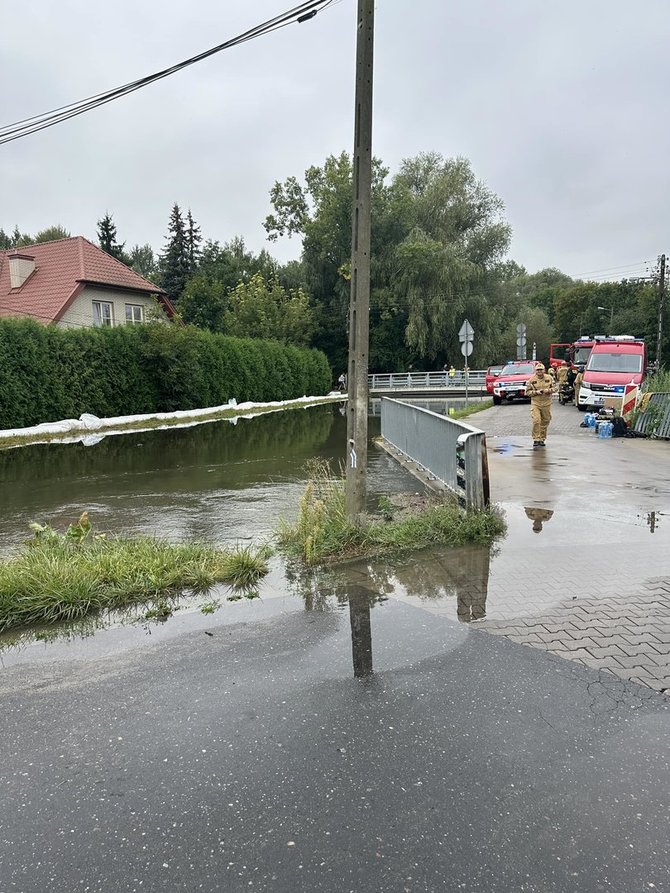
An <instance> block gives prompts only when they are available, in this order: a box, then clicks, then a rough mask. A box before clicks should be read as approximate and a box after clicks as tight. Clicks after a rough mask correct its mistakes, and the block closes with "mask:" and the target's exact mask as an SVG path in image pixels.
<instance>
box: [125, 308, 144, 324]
mask: <svg viewBox="0 0 670 893" xmlns="http://www.w3.org/2000/svg"><path fill="white" fill-rule="evenodd" d="M126 322H144V307H143V306H142V305H141V304H126Z"/></svg>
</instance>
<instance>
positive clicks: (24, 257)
mask: <svg viewBox="0 0 670 893" xmlns="http://www.w3.org/2000/svg"><path fill="white" fill-rule="evenodd" d="M34 271H35V258H34V257H32V256H31V255H30V254H10V255H9V283H10V286H9V287H10V288H21V286H22V285H23V283H24V282H25V281H26V279H27V278H28V277H29V276H30V275H31V273H33V272H34Z"/></svg>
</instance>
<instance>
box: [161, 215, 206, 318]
mask: <svg viewBox="0 0 670 893" xmlns="http://www.w3.org/2000/svg"><path fill="white" fill-rule="evenodd" d="M166 242H167V244H166V246H165V250H164V251H163V254H161V256H160V262H159V270H160V280H161V285H162V286H163V288H164V289H165V291H166V292H167V293H168V295H169V297H170V299H171V300H172V301H174V302H176V301H178V299H179V296H180V295H181V293H182V292H183V291H184V287H185V286H186V282H187V281H188V278H189V277H190V276H192V275H193V273H194V272H195V268H196V259H197V256H198V254H199V245H200V230H199V228H198V227H197V226H196V225H195V223H194V222H193V217H192V216H191V212H190V210H189V212H188V218H187V221H186V222H185V221H184V218H183V216H182V213H181V208H180V207H179V205H177V204H174V205H173V206H172V211H171V213H170V221H169V223H168V235H167V239H166Z"/></svg>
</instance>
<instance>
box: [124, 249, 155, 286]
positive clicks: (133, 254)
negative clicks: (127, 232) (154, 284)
mask: <svg viewBox="0 0 670 893" xmlns="http://www.w3.org/2000/svg"><path fill="white" fill-rule="evenodd" d="M128 262H129V264H130V266H131V267H132V268H133V270H135V272H136V273H139V274H140V276H144V278H145V279H149V280H150V279H152V277H153V276H155V275H156V258H155V257H154V252H153V248H152V247H151V245H149V244H146V245H134V246H133V247H132V248H131V251H130V254H129V256H128Z"/></svg>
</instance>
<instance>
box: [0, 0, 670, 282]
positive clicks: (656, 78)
mask: <svg viewBox="0 0 670 893" xmlns="http://www.w3.org/2000/svg"><path fill="white" fill-rule="evenodd" d="M295 2H297V0H235V2H233V0H192V2H191V3H189V4H184V3H183V2H177V0H141V2H138V0H115V2H114V3H113V4H108V3H106V4H103V3H97V2H96V3H93V2H90V0H59V2H58V3H54V2H52V0H31V2H30V3H25V4H22V5H21V6H20V7H15V11H14V13H12V15H8V12H7V10H6V11H5V15H4V25H3V27H2V30H1V32H0V79H1V82H2V84H3V98H2V103H1V105H0V109H1V111H0V124H9V123H11V122H13V121H15V120H18V119H21V118H24V117H26V116H28V115H33V114H37V113H39V112H43V111H47V110H48V109H51V108H54V107H57V106H60V105H62V104H64V103H66V102H70V101H73V100H76V99H80V98H83V97H85V96H88V95H90V94H93V93H97V92H100V91H101V90H104V89H108V88H110V87H114V86H117V85H120V84H122V83H125V82H126V81H130V80H133V79H135V78H136V77H140V76H142V75H145V74H149V73H151V72H152V71H155V70H158V69H160V68H163V67H165V66H167V65H169V64H172V63H174V62H177V61H179V60H181V59H183V58H186V57H187V56H190V55H193V54H194V53H197V52H199V51H201V50H203V49H206V48H207V47H209V46H213V45H214V44H216V43H220V42H222V41H224V40H226V39H228V38H229V37H232V36H234V35H236V34H238V33H240V32H241V31H243V30H246V29H247V28H248V27H251V26H253V25H256V24H258V23H260V22H261V21H263V20H265V19H267V18H270V17H271V16H273V15H276V14H278V13H280V12H283V11H284V10H286V9H288V8H290V6H291V5H294V3H295ZM355 11H356V0H340V2H338V3H336V4H335V5H333V6H331V7H330V8H329V9H328V10H327V11H324V12H323V13H320V14H319V15H317V16H316V18H314V19H312V20H311V21H309V22H307V23H304V24H301V25H292V26H290V27H288V28H285V29H283V30H280V31H278V32H276V33H274V34H271V35H269V36H267V37H262V38H259V39H258V40H254V41H252V42H251V43H248V44H245V45H243V46H241V47H238V48H235V49H232V50H229V51H224V52H223V53H221V54H219V55H217V56H215V57H213V58H211V59H209V60H207V61H205V62H202V63H200V64H198V65H197V66H194V67H192V68H190V69H187V70H185V71H184V72H182V73H178V74H176V75H174V76H173V77H170V78H167V79H166V80H163V81H161V82H159V83H158V84H155V85H152V86H149V87H147V88H146V89H143V90H141V91H139V92H137V93H135V94H133V95H132V96H130V97H127V98H122V99H120V100H119V101H118V102H114V103H111V104H110V105H107V106H104V107H103V108H101V109H98V110H96V111H93V112H90V113H88V114H86V115H83V116H81V117H79V118H76V119H75V120H73V121H69V122H66V123H64V124H60V125H58V126H56V127H53V128H51V129H49V130H47V131H44V132H42V133H38V134H35V135H32V136H28V137H26V138H25V139H22V140H18V141H16V142H13V143H10V144H7V145H5V146H0V226H2V227H4V229H5V230H7V229H10V228H12V227H13V226H14V224H18V226H19V227H20V229H21V230H24V231H28V232H31V233H34V232H36V231H37V230H39V229H42V228H44V227H46V226H48V225H51V224H54V223H61V224H63V225H64V226H65V227H67V228H68V229H69V230H71V232H72V233H73V234H75V235H79V234H81V235H85V236H88V237H89V238H95V231H96V221H97V220H98V219H99V218H100V217H101V216H102V215H103V214H104V212H105V210H109V211H110V212H111V213H112V214H113V216H114V220H115V222H116V224H117V227H118V231H119V236H120V238H121V239H122V240H125V241H126V242H127V245H128V247H130V246H131V245H132V244H134V243H136V242H140V243H143V242H147V241H148V242H150V243H151V244H152V245H153V247H154V249H156V250H160V249H161V247H162V245H163V241H164V235H165V231H166V228H167V219H168V215H169V211H170V207H171V205H172V204H173V202H175V201H176V202H178V203H179V204H180V205H182V206H183V207H184V208H187V207H190V208H191V209H192V211H193V215H194V217H195V219H196V220H197V221H198V222H199V223H200V225H201V227H202V232H203V235H204V236H205V237H206V238H212V239H218V240H219V241H221V242H224V241H227V240H228V239H230V238H232V237H233V236H235V235H241V236H243V237H244V238H245V239H246V241H247V244H248V245H249V246H250V247H251V248H253V249H254V250H259V249H260V248H261V247H263V246H265V247H269V248H270V250H271V251H272V253H274V254H275V255H276V256H277V257H279V258H280V259H282V260H284V259H287V258H289V257H295V256H297V255H298V254H299V250H300V245H299V243H298V242H297V241H296V240H295V239H294V240H292V241H291V242H289V241H287V240H283V241H280V242H279V243H275V244H270V243H267V242H266V241H265V232H264V230H263V227H262V221H263V220H264V218H265V215H266V214H267V213H268V212H269V210H270V207H269V200H268V193H269V190H270V188H271V186H272V184H273V182H274V181H275V180H276V179H284V178H285V177H287V176H289V175H291V174H296V175H301V174H302V173H303V171H304V170H305V168H307V167H308V166H309V165H311V164H321V163H322V162H323V160H324V159H325V157H326V156H327V155H328V154H330V153H337V152H340V151H341V150H342V149H346V150H347V151H349V150H350V148H351V142H352V130H353V123H352V103H353V67H354V47H355ZM669 38H670V4H668V0H413V2H405V0H379V2H378V3H377V7H376V40H375V50H376V59H375V69H376V70H375V129H374V152H375V155H377V156H379V157H381V158H382V159H383V160H384V162H385V163H386V164H387V165H388V166H389V167H390V168H391V171H395V170H396V169H397V166H398V164H399V162H400V160H401V159H402V158H405V157H408V156H412V155H415V154H417V153H419V152H422V151H428V150H435V151H438V152H441V153H442V154H443V155H445V156H453V155H464V156H466V157H467V158H469V159H470V160H471V162H472V165H473V168H474V170H475V173H476V174H477V176H478V177H479V178H480V179H482V180H483V181H484V182H486V183H487V184H488V186H489V187H490V188H491V189H493V190H494V191H495V192H496V193H497V194H498V195H500V197H501V198H502V199H503V201H504V203H505V207H506V215H507V218H508V220H509V222H510V223H511V225H512V228H513V231H514V237H513V242H512V250H511V256H512V257H513V258H514V259H516V260H517V261H519V262H521V263H523V264H524V265H525V266H526V267H527V268H528V269H529V270H536V269H539V268H541V267H545V266H558V267H560V268H561V269H563V270H565V271H566V272H568V273H570V274H572V275H578V274H582V273H586V272H590V271H594V270H598V271H600V270H609V269H610V268H614V267H620V266H621V267H624V266H627V265H630V266H631V270H630V271H631V272H634V271H635V270H637V269H639V268H640V262H642V261H645V260H650V261H652V262H653V261H655V258H656V255H657V254H659V253H660V252H662V251H670V233H669V231H670V222H669V221H668V216H669V214H668V192H669V186H670V128H669V125H668V109H667V98H666V95H665V93H666V88H667V85H668V83H669V82H670V79H669V77H668V74H669V72H668V68H669V63H668V58H669V53H668V41H669ZM603 275H607V274H603ZM610 275H611V274H610Z"/></svg>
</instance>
